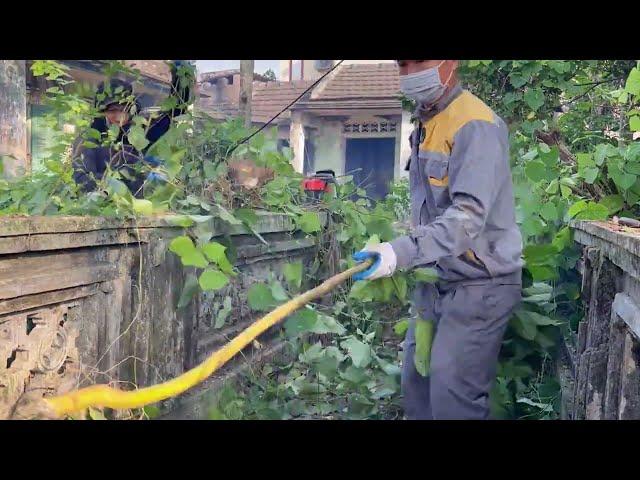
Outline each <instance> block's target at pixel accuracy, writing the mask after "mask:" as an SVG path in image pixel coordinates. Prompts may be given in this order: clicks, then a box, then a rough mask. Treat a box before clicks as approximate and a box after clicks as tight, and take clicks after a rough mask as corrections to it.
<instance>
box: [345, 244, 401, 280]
mask: <svg viewBox="0 0 640 480" xmlns="http://www.w3.org/2000/svg"><path fill="white" fill-rule="evenodd" d="M370 258H371V259H373V265H371V266H370V267H369V268H368V269H367V270H365V271H363V272H358V273H356V274H355V275H354V276H353V279H354V280H356V281H357V280H376V279H378V278H383V277H390V276H391V275H393V273H394V272H395V271H396V262H397V258H396V252H394V251H393V247H392V246H391V244H390V243H387V242H385V243H379V244H377V245H368V246H366V247H364V248H363V249H362V250H360V251H359V252H357V253H354V254H353V259H354V260H355V261H356V262H364V261H366V260H368V259H370Z"/></svg>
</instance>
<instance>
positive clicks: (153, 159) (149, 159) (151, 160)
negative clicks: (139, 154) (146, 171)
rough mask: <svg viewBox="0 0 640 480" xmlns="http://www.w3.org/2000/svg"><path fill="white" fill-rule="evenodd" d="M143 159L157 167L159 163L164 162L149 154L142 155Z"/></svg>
mask: <svg viewBox="0 0 640 480" xmlns="http://www.w3.org/2000/svg"><path fill="white" fill-rule="evenodd" d="M144 161H145V162H147V163H148V164H149V165H151V166H153V167H159V166H160V165H162V164H163V163H164V162H163V161H162V160H161V159H159V158H158V157H153V156H151V155H149V156H146V157H144Z"/></svg>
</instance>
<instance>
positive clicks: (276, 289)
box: [271, 281, 289, 302]
mask: <svg viewBox="0 0 640 480" xmlns="http://www.w3.org/2000/svg"><path fill="white" fill-rule="evenodd" d="M271 294H272V295H273V298H275V299H276V300H277V301H279V302H284V301H286V300H289V295H287V292H285V291H284V288H282V284H281V283H280V282H278V281H274V282H273V283H272V284H271Z"/></svg>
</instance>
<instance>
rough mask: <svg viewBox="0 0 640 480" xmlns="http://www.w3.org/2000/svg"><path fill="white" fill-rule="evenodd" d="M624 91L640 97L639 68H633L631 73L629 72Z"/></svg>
mask: <svg viewBox="0 0 640 480" xmlns="http://www.w3.org/2000/svg"><path fill="white" fill-rule="evenodd" d="M624 89H625V91H626V92H628V93H630V94H631V95H635V96H640V70H639V69H638V67H635V68H633V69H632V70H631V72H629V76H628V77H627V83H626V84H625V86H624Z"/></svg>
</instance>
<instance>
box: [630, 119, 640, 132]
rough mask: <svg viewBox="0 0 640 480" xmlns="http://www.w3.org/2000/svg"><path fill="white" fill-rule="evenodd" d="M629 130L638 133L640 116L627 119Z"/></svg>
mask: <svg viewBox="0 0 640 480" xmlns="http://www.w3.org/2000/svg"><path fill="white" fill-rule="evenodd" d="M629 129H630V130H631V131H632V132H637V131H640V115H634V116H633V117H630V118H629Z"/></svg>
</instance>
